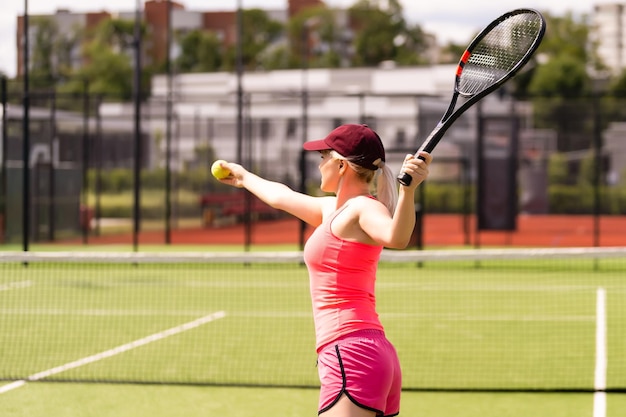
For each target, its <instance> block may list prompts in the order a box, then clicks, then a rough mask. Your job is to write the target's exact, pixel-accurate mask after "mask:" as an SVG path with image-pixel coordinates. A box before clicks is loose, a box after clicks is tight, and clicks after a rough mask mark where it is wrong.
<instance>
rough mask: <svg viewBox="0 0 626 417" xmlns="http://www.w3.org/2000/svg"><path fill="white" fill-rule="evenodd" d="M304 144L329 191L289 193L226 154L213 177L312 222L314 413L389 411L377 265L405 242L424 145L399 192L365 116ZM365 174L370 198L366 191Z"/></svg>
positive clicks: (395, 370)
mask: <svg viewBox="0 0 626 417" xmlns="http://www.w3.org/2000/svg"><path fill="white" fill-rule="evenodd" d="M304 149H306V150H309V151H319V152H320V155H321V159H322V160H321V162H320V164H319V169H320V172H321V175H322V180H321V189H322V191H325V192H328V193H334V194H335V195H334V196H325V197H313V196H309V195H305V194H302V193H298V192H296V191H293V190H291V189H290V188H288V187H287V186H286V185H284V184H281V183H277V182H272V181H268V180H265V179H262V178H260V177H258V176H257V175H254V174H252V173H250V172H249V171H247V170H246V169H244V168H243V167H241V166H240V165H237V164H233V163H225V164H223V167H224V168H227V169H229V170H230V171H231V174H230V175H229V176H228V177H227V178H225V179H222V180H221V181H222V182H224V183H226V184H230V185H233V186H236V187H243V188H246V189H248V190H249V191H250V192H252V193H253V194H255V195H256V196H258V197H259V198H260V199H261V200H263V201H265V202H266V203H267V204H269V205H270V206H272V207H275V208H277V209H281V210H284V211H286V212H288V213H291V214H293V215H294V216H296V217H298V218H300V219H302V220H304V221H305V222H307V223H308V224H310V225H312V226H314V227H316V229H315V231H314V232H313V234H312V235H311V237H310V238H309V239H308V241H307V243H306V245H305V247H304V260H305V263H306V265H307V268H308V271H309V278H310V287H311V298H312V304H313V317H314V322H315V334H316V350H317V354H318V372H319V376H320V382H321V391H320V401H319V408H318V413H319V415H320V416H323V417H339V416H341V417H361V416H363V417H365V416H367V417H371V416H394V415H397V414H398V413H399V409H400V390H401V372H400V366H399V362H398V356H397V354H396V351H395V349H394V347H393V346H392V345H391V343H390V342H389V341H388V340H387V339H386V337H385V333H384V329H383V326H382V325H381V323H380V320H379V318H378V314H377V313H376V309H375V307H376V301H375V296H374V284H375V280H376V268H377V265H378V260H379V257H380V253H381V251H382V248H383V247H389V248H405V247H406V245H407V244H408V242H409V239H410V237H411V234H412V232H413V227H414V225H415V211H414V210H415V209H414V192H415V189H416V187H417V186H418V185H419V184H420V183H421V182H422V181H424V180H425V179H426V177H427V176H428V166H429V164H430V162H431V159H432V158H431V156H430V155H429V154H427V153H422V154H421V157H422V158H423V159H419V158H416V157H415V156H413V155H407V156H406V157H405V159H404V163H403V165H402V171H403V172H406V173H408V174H409V175H410V176H411V177H412V178H413V181H412V182H411V184H410V185H409V186H401V187H400V192H399V195H398V191H397V186H396V181H395V176H394V175H393V173H392V172H391V170H390V169H389V167H387V166H386V165H385V149H384V147H383V144H382V141H381V140H380V137H379V136H378V135H377V134H376V132H374V131H373V130H372V129H370V128H369V127H368V126H367V125H356V124H348V125H343V126H340V127H338V128H336V129H334V130H333V131H332V132H330V134H329V135H328V136H327V137H326V138H324V139H321V140H316V141H310V142H307V143H305V144H304ZM379 172H380V173H381V174H380V176H379V177H378V179H377V181H375V179H376V178H375V177H376V174H377V173H379ZM374 182H376V183H377V193H376V198H374V197H373V196H372V194H371V193H370V192H371V188H372V187H371V185H372V184H373V183H374Z"/></svg>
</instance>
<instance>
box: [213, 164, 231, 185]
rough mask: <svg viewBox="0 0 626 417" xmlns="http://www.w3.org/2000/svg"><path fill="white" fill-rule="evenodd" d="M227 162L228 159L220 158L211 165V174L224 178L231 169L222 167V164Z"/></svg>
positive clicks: (219, 178)
mask: <svg viewBox="0 0 626 417" xmlns="http://www.w3.org/2000/svg"><path fill="white" fill-rule="evenodd" d="M225 163H226V161H224V160H223V159H218V160H217V161H215V162H213V165H211V174H213V176H214V177H215V178H217V179H218V180H221V179H224V178H226V177H228V176H229V175H230V170H229V169H228V168H226V167H222V164H225Z"/></svg>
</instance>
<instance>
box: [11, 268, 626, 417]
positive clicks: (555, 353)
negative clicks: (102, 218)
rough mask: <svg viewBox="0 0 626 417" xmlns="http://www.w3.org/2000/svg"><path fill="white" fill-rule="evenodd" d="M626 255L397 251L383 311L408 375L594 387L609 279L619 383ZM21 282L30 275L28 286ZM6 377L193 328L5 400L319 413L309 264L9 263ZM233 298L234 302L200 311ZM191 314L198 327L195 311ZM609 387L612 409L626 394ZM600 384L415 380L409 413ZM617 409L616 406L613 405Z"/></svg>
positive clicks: (611, 345)
mask: <svg viewBox="0 0 626 417" xmlns="http://www.w3.org/2000/svg"><path fill="white" fill-rule="evenodd" d="M623 270H624V265H623V264H620V263H616V262H609V261H607V262H604V261H603V263H602V264H601V268H599V270H598V271H595V270H594V266H593V264H592V262H591V261H567V262H554V261H541V262H540V261H526V262H525V263H522V262H515V263H509V264H501V263H496V262H489V263H488V262H485V263H482V264H481V265H480V267H477V266H476V265H475V264H474V263H467V262H461V263H446V264H429V263H427V264H426V265H425V266H424V267H423V268H417V267H416V266H415V265H409V264H406V265H391V264H382V265H381V270H380V273H379V283H378V290H377V291H378V304H379V311H380V313H381V320H382V321H383V323H384V324H385V327H386V329H387V333H388V335H389V337H390V339H391V340H392V341H393V342H394V344H395V345H396V347H397V348H398V352H399V354H400V357H401V361H402V364H403V370H404V386H405V388H408V389H418V390H421V389H435V390H437V389H453V390H454V389H457V390H466V389H476V388H479V389H480V388H483V389H491V388H494V389H505V390H507V389H513V390H515V389H518V390H535V389H555V388H556V389H572V390H577V389H593V383H594V382H593V381H594V367H595V347H596V343H595V342H596V340H595V328H596V321H595V319H596V290H597V288H599V287H602V288H604V289H606V291H607V317H608V321H607V326H608V357H609V358H610V360H609V369H608V373H607V382H608V384H609V387H622V388H623V387H625V386H626V356H625V355H624V352H626V284H625V283H624V281H623V276H624V272H623ZM15 283H27V284H24V285H17V286H16V285H14V284H15ZM2 286H4V288H9V289H7V290H5V291H0V316H2V320H1V322H0V323H2V328H3V331H2V332H0V358H2V359H1V361H0V363H1V364H2V367H1V368H0V371H1V372H2V375H1V377H3V378H9V379H20V378H25V377H27V376H29V375H33V374H36V373H38V372H42V371H46V370H50V369H54V368H55V367H57V366H59V365H63V364H68V363H72V362H73V361H76V360H78V359H81V358H87V357H90V356H93V355H95V354H98V353H102V352H111V351H112V350H114V349H116V348H119V347H120V346H128V344H129V343H132V342H136V341H138V340H143V339H145V338H146V337H147V336H154V335H163V334H164V332H165V333H166V332H167V331H168V330H169V329H181V326H183V327H182V330H180V331H178V332H176V333H172V334H169V335H166V336H165V337H162V338H159V339H155V340H154V341H150V342H149V343H145V344H143V345H140V346H135V347H132V348H129V349H127V350H124V351H120V352H118V353H116V354H112V355H110V356H105V357H102V358H99V359H98V360H95V361H93V362H92V363H88V364H84V365H82V366H77V367H75V368H71V369H67V370H65V371H64V372H58V373H55V374H54V375H51V376H50V378H58V379H70V380H72V379H73V380H88V381H93V382H98V381H103V380H113V381H117V382H131V381H137V382H142V383H148V384H149V385H143V384H97V383H94V384H75V383H68V384H52V383H44V382H37V383H28V384H26V385H25V386H23V387H21V388H18V389H15V390H11V391H9V392H6V393H3V394H0V397H1V401H2V404H3V406H2V408H3V412H2V415H3V417H4V416H7V417H18V416H19V417H22V416H39V415H41V416H44V415H45V416H46V417H57V416H59V417H61V416H63V417H67V416H74V415H76V416H92V415H93V416H98V417H106V416H109V415H110V416H113V415H115V416H124V415H128V416H151V417H159V416H161V415H163V416H165V415H168V416H171V415H185V416H195V415H198V416H200V415H203V416H204V415H228V416H236V417H248V416H252V415H254V416H259V415H276V414H277V413H278V414H279V415H283V416H307V415H314V413H315V410H316V402H317V390H316V389H286V388H271V389H267V388H242V387H239V388H235V387H224V386H221V387H219V386H178V385H176V384H179V383H185V384H241V385H253V384H255V385H259V386H263V385H294V386H312V387H315V386H316V385H317V374H316V368H315V353H314V351H313V345H314V341H313V326H312V320H311V317H310V300H309V298H308V283H307V276H306V269H305V268H304V267H303V266H301V265H281V267H280V268H274V267H269V266H268V265H248V266H243V267H242V266H239V267H235V266H234V265H185V264H182V265H181V264H177V265H174V264H172V265H138V266H123V267H122V266H116V265H109V264H106V265H97V266H91V267H85V266H84V265H76V264H71V265H54V264H46V265H43V266H39V265H37V264H31V265H29V267H28V268H25V267H24V266H22V265H21V264H18V265H15V264H0V287H2ZM217 311H224V312H225V313H226V315H225V316H224V317H221V318H219V319H215V320H211V321H207V322H205V323H202V324H199V325H195V326H191V325H189V324H190V323H193V322H194V321H195V320H198V318H201V317H207V315H210V314H212V313H214V312H217ZM186 325H187V326H188V328H184V326H186ZM623 397H624V396H622V395H618V394H611V395H610V396H609V408H608V410H609V413H608V414H607V416H608V417H617V416H619V415H620V414H619V413H620V412H621V411H623V408H620V407H623V406H626V403H625V401H624V398H623ZM592 405H593V395H592V394H584V393H579V394H558V393H550V394H541V393H530V392H529V393H510V392H509V393H507V392H503V393H497V394H494V393H469V392H468V393H462V392H456V393H455V392H440V393H437V392H410V391H407V392H405V394H404V399H403V413H402V415H411V416H413V415H418V416H419V415H425V416H426V415H427V416H435V417H437V416H442V417H443V416H452V415H463V416H470V417H474V416H475V417H478V416H481V417H491V416H493V417H496V416H498V417H503V416H504V417H506V416H510V417H518V416H519V417H522V416H529V415H532V416H542V415H546V416H551V417H554V416H556V417H559V416H564V417H565V416H568V417H570V416H573V417H577V416H581V417H582V416H591V415H592V414H591V410H592ZM611 412H613V414H611Z"/></svg>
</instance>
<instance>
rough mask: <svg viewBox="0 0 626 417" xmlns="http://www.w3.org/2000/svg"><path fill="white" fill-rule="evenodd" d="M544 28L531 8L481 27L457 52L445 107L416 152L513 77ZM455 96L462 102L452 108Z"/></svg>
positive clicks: (405, 179)
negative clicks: (459, 57) (442, 113)
mask: <svg viewBox="0 0 626 417" xmlns="http://www.w3.org/2000/svg"><path fill="white" fill-rule="evenodd" d="M545 31H546V22H545V19H544V18H543V16H542V15H541V14H540V13H539V12H537V11H536V10H532V9H516V10H512V11H510V12H508V13H505V14H503V15H502V16H500V17H499V18H497V19H496V20H494V21H493V22H491V23H490V24H489V26H487V27H486V28H485V29H483V30H482V32H480V33H479V34H478V35H477V36H476V37H475V38H474V40H473V41H472V42H471V43H470V44H469V46H468V47H467V49H466V50H465V52H464V53H463V55H462V56H461V59H460V61H459V65H458V66H457V69H456V77H455V79H454V91H453V94H452V99H451V100H450V105H449V106H448V110H446V112H445V114H444V115H443V117H442V118H441V120H440V121H439V123H437V126H435V128H434V129H433V131H432V132H431V133H430V135H429V136H428V137H427V138H426V140H425V141H424V143H423V144H422V146H421V147H420V149H419V150H418V151H417V153H416V156H418V154H419V152H421V151H426V152H432V151H433V149H435V146H437V143H439V141H440V140H441V138H442V137H443V135H444V134H445V133H446V131H447V130H448V128H449V127H450V126H451V125H452V124H453V123H454V121H455V120H456V119H458V118H459V116H460V115H461V114H463V113H464V112H465V111H466V110H467V109H468V108H470V107H471V106H472V105H473V104H475V103H476V102H478V101H479V100H480V99H482V98H483V97H485V96H486V95H487V94H489V93H491V92H493V91H495V90H496V89H497V88H499V87H500V86H502V84H504V83H505V82H506V81H507V80H509V79H510V78H511V77H513V76H514V75H515V74H516V73H517V72H518V71H519V70H520V69H521V68H522V67H523V66H524V65H525V64H526V63H527V62H528V60H529V59H530V57H531V56H532V55H533V53H534V52H535V51H536V50H537V48H538V47H539V44H540V43H541V40H542V39H543V35H544V33H545ZM459 97H461V98H463V99H464V102H463V103H459V106H458V108H457V109H456V110H455V108H456V107H457V100H458V99H459ZM418 157H419V156H418ZM411 179H412V178H411V176H410V175H409V174H407V173H406V172H404V173H401V174H400V175H399V176H398V182H400V184H403V185H409V184H411Z"/></svg>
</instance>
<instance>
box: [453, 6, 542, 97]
mask: <svg viewBox="0 0 626 417" xmlns="http://www.w3.org/2000/svg"><path fill="white" fill-rule="evenodd" d="M542 26H543V20H542V19H541V17H540V16H538V15H536V14H534V13H521V14H517V15H513V16H511V17H509V18H507V19H505V20H503V21H502V22H500V23H499V24H497V25H496V26H495V27H493V28H492V30H491V31H489V32H488V33H487V34H486V35H485V36H484V37H483V38H482V39H481V40H480V41H479V42H478V43H477V44H476V45H475V47H474V48H473V49H472V51H471V55H470V57H469V59H468V61H467V62H466V63H465V66H464V68H463V71H462V72H461V75H460V78H459V84H458V90H459V92H460V93H461V94H463V95H474V94H477V93H479V92H481V91H483V90H485V89H487V88H489V87H491V86H492V85H494V84H495V83H497V82H498V81H499V80H500V79H502V78H503V77H505V76H507V74H509V73H510V72H511V71H512V70H513V69H514V68H516V67H517V66H518V65H519V63H520V62H521V61H522V60H523V59H524V58H525V57H526V55H527V53H528V51H529V50H531V47H532V45H533V44H534V43H535V42H537V41H538V37H539V34H540V32H541V30H542Z"/></svg>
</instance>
